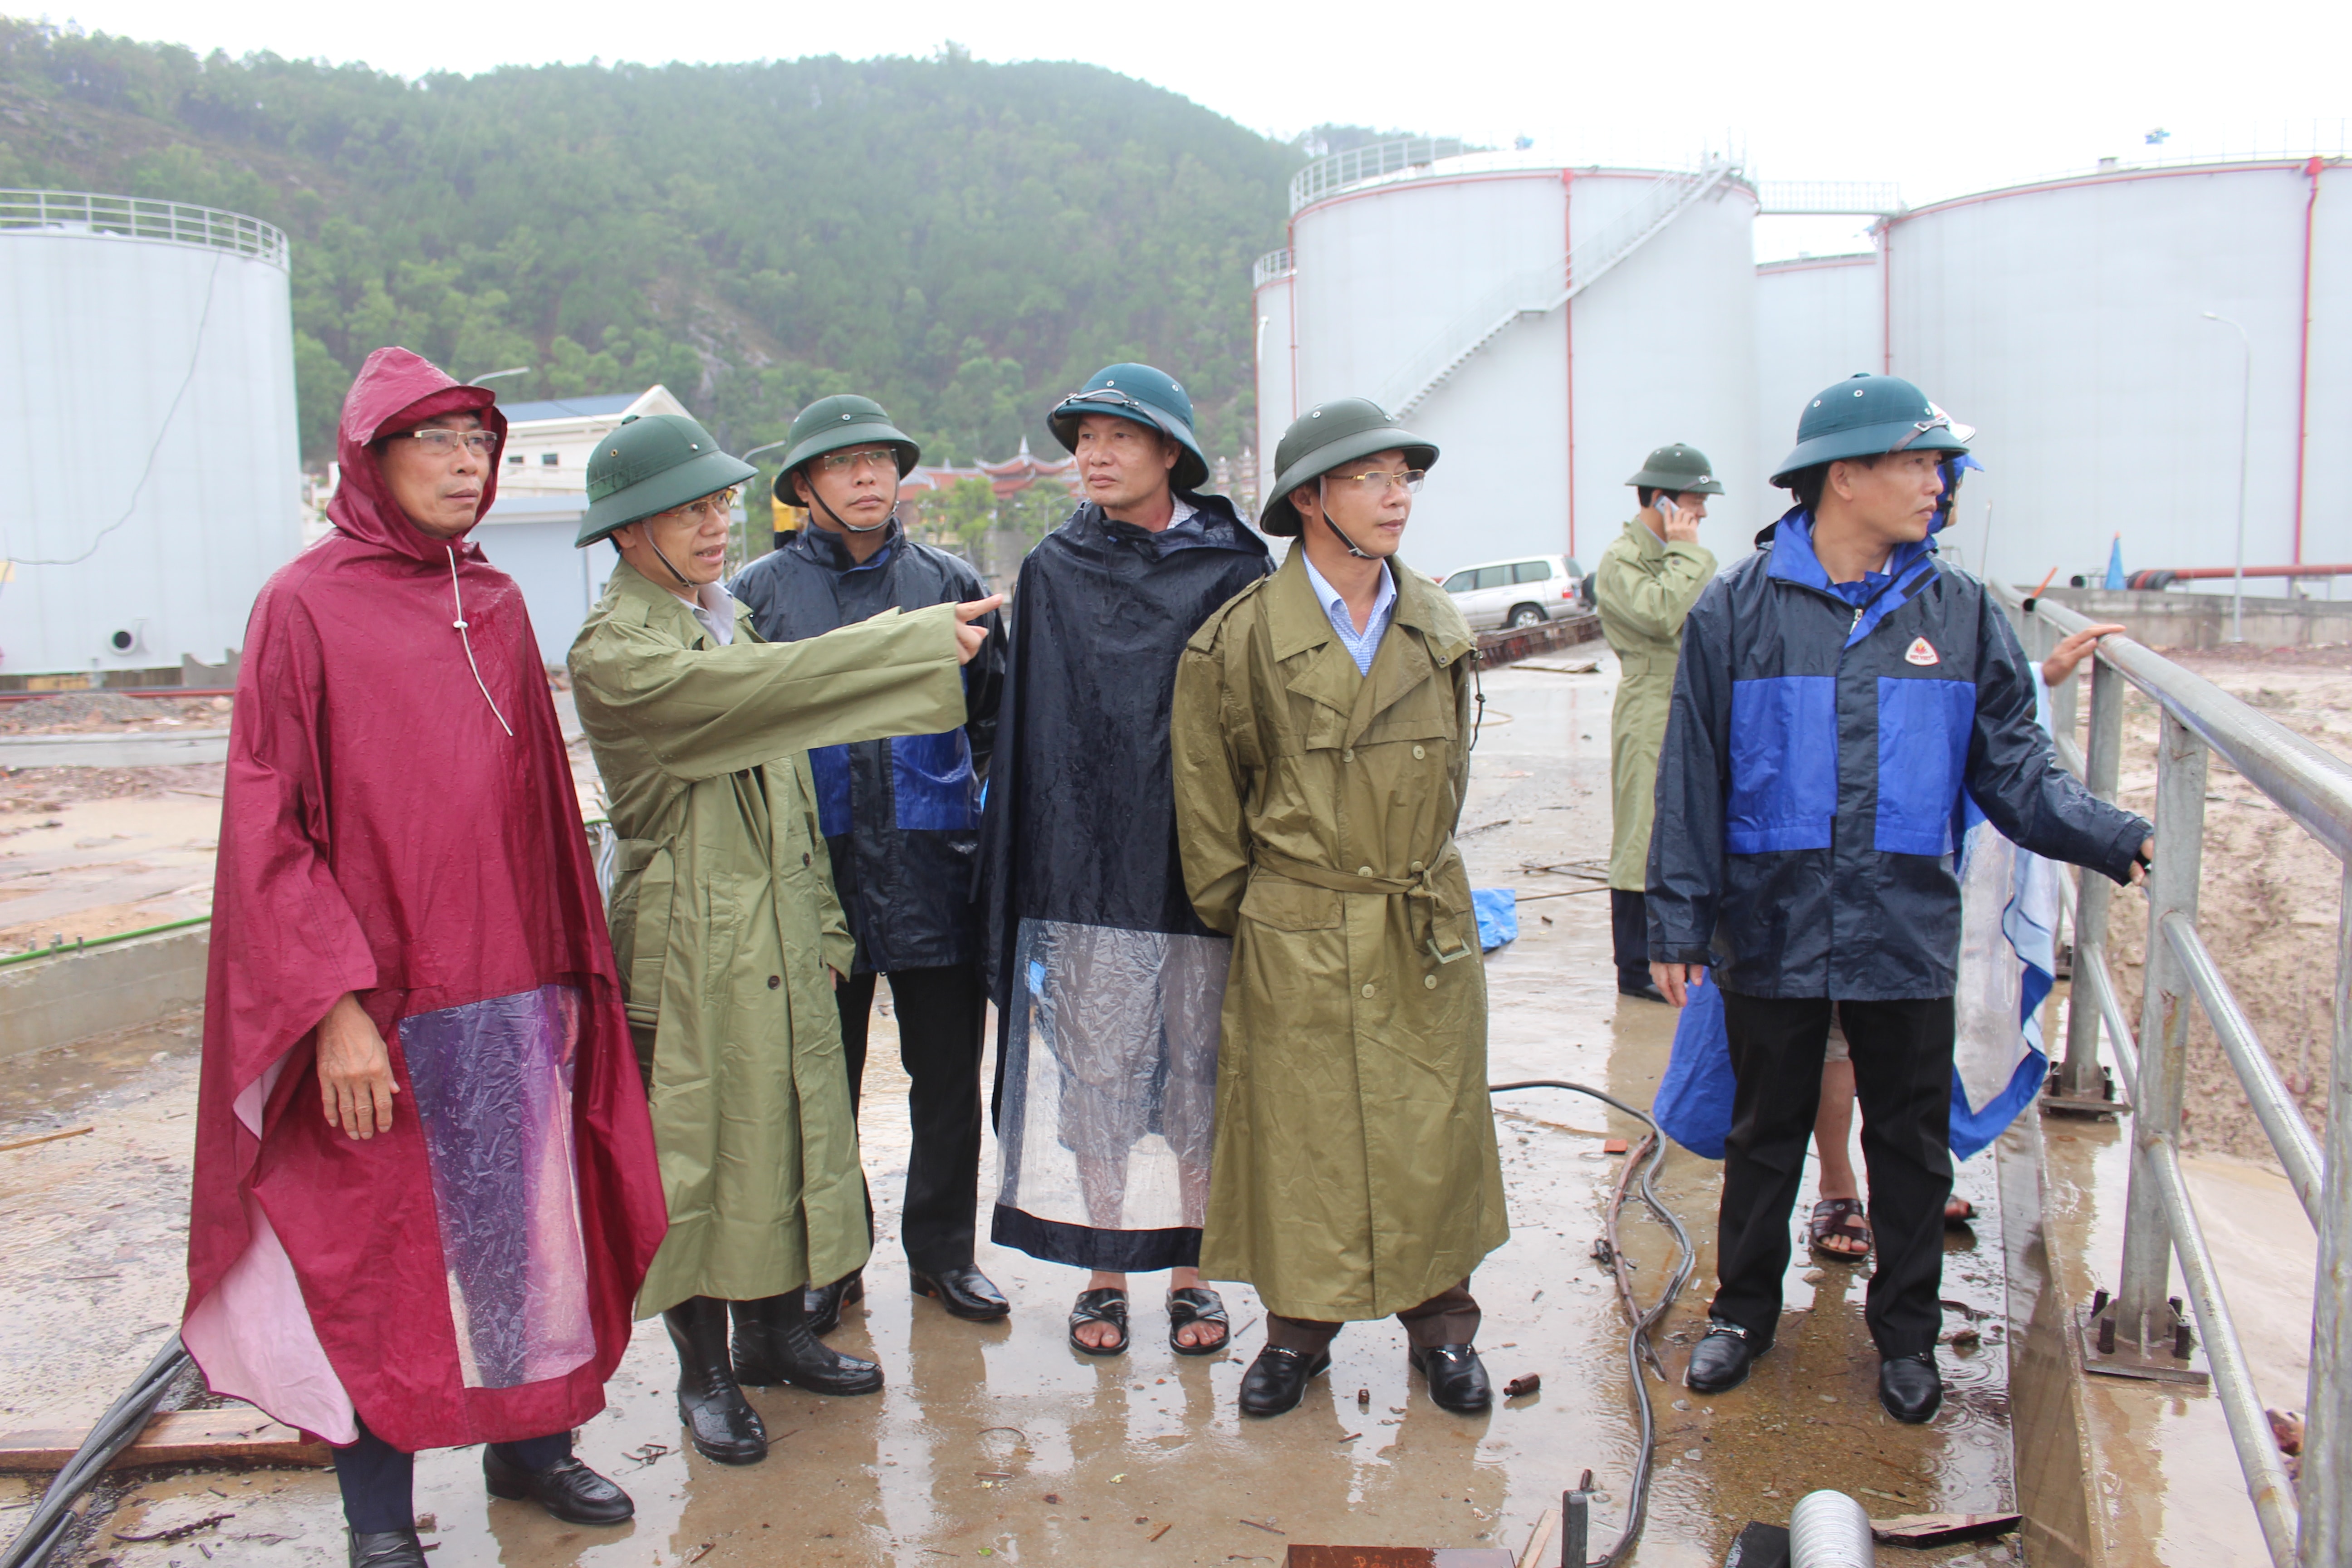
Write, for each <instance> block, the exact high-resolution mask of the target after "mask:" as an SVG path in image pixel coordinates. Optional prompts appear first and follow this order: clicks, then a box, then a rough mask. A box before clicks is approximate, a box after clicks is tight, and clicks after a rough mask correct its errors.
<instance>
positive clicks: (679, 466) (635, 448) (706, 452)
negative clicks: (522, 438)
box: [572, 414, 760, 549]
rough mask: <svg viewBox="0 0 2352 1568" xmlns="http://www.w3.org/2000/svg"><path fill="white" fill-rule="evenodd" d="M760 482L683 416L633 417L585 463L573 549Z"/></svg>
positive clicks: (747, 467) (747, 466)
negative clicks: (584, 511)
mask: <svg viewBox="0 0 2352 1568" xmlns="http://www.w3.org/2000/svg"><path fill="white" fill-rule="evenodd" d="M759 477H760V470H759V469H757V468H753V467H752V466H751V464H749V463H747V462H745V461H743V459H742V458H730V457H729V456H728V455H727V454H726V453H724V452H722V451H720V450H719V443H718V442H716V441H714V440H712V439H711V438H710V432H709V431H708V430H705V429H704V428H703V427H702V426H699V425H698V424H696V423H695V422H694V421H693V420H691V419H689V418H688V417H687V416H685V415H683V414H632V415H630V416H628V417H627V418H626V419H624V420H622V421H621V423H620V425H619V426H618V427H617V428H615V429H614V430H613V431H612V432H611V433H610V434H608V435H606V436H605V437H604V438H603V439H601V440H599V441H598V442H597V443H596V450H595V451H594V452H593V454H591V455H590V457H589V458H588V515H587V516H585V517H583V518H582V519H581V520H580V536H579V537H578V538H577V539H575V540H573V541H572V546H573V548H575V549H577V548H579V547H580V546H583V545H588V544H593V543H595V542H597V541H598V540H600V539H602V538H604V536H605V535H606V534H609V533H611V532H612V531H614V529H616V528H626V527H627V526H628V525H629V524H630V523H633V522H642V521H645V520H646V518H649V517H651V516H653V515H654V513H656V512H657V511H667V510H670V508H672V507H677V506H684V505H685V504H686V503H687V502H688V501H690V500H701V499H702V498H703V497H704V496H707V495H710V494H713V493H715V492H717V491H719V490H723V489H727V488H728V487H729V486H730V485H740V484H741V483H742V482H743V481H744V480H745V479H757V478H759Z"/></svg>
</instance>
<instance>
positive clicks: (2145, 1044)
mask: <svg viewBox="0 0 2352 1568" xmlns="http://www.w3.org/2000/svg"><path fill="white" fill-rule="evenodd" d="M2160 722H2161V726H2162V727H2161V730H2160V731H2159V732H2158V737H2157V746H2156V867H2155V869H2154V870H2152V871H2150V872H2149V873H2148V879H2147V880H2148V888H2147V963H2146V964H2145V965H2144V966H2143V967H2142V969H2141V971H2140V974H2141V984H2142V985H2143V986H2144V987H2145V989H2144V990H2143V991H2142V993H2141V995H2140V1010H2139V1085H2138V1092H2137V1094H2136V1095H2135V1096H2134V1099H2133V1119H2132V1167H2131V1195H2130V1200H2129V1202H2128V1203H2127V1204H2126V1206H2125V1210H2124V1263H2123V1272H2122V1275H2121V1277H2120V1278H2119V1279H2118V1280H2117V1282H2116V1330H2117V1332H2118V1333H2119V1334H2121V1335H2124V1336H2126V1337H2128V1338H2130V1339H2131V1340H2132V1341H2133V1342H2136V1343H2138V1344H2140V1345H2143V1346H2146V1345H2148V1344H2150V1343H2151V1342H2152V1339H2153V1338H2154V1337H2168V1336H2169V1335H2170V1333H2171V1331H2172V1315H2171V1308H2170V1303H2169V1302H2168V1300H2166V1297H2167V1295H2168V1291H2169V1288H2170V1284H2171V1279H2172V1225H2171V1222H2170V1220H2169V1219H2168V1216H2167V1215H2166V1212H2165V1205H2164V1186H2163V1183H2162V1179H2161V1177H2160V1176H2159V1175H2158V1173H2157V1171H2156V1170H2155V1168H2154V1166H2153V1165H2152V1163H2150V1160H2149V1157H2148V1156H2149V1152H2150V1151H2151V1150H2152V1149H2153V1148H2154V1147H2155V1146H2156V1144H2157V1143H2158V1142H2167V1143H2174V1144H2177V1143H2179V1141H2180V1102H2181V1099H2182V1095H2183V1092H2184V1091H2185V1090H2186V1089H2187V1087H2188V1082H2189V1007H2190V1006H2191V1005H2192V1004H2193V1001H2194V998H2193V997H2192V996H2191V995H2190V994H2189V978H2188V976H2187V975H2186V974H2185V973H2183V972H2182V969H2181V965H2180V962H2179V959H2178V958H2177V957H2176V956H2175V955H2174V953H2173V952H2172V948H2171V944H2170V943H2168V942H2166V941H2165V940H2164V929H2163V928H2164V920H2165V917H2166V916H2168V915H2170V914H2173V913H2176V912H2178V913H2179V914H2181V915H2183V916H2185V917H2187V919H2188V920H2189V923H2191V924H2192V925H2193V924H2195V923H2196V920H2197V880H2198V877H2199V874H2200V868H2201V863H2202V861H2203V858H2204V839H2205V760H2206V750H2205V742H2202V741H2200V740H2199V739H2198V738H2197V737H2196V735H2195V734H2193V733H2191V732H2190V731H2189V726H2187V725H2186V724H2183V723H2182V722H2180V721H2179V720H2178V719H2176V718H2174V717H2173V716H2172V714H2171V712H2170V710H2167V711H2166V712H2165V713H2164V715H2163V717H2162V720H2161V721H2160ZM2084 880H2086V881H2087V880H2088V878H2085V879H2084ZM2151 1330H2153V1334H2152V1333H2151Z"/></svg>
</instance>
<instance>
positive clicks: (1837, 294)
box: [1725, 250, 1886, 516]
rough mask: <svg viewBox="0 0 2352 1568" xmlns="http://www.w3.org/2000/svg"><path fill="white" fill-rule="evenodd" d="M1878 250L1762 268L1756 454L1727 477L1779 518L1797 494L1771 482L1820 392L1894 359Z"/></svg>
mask: <svg viewBox="0 0 2352 1568" xmlns="http://www.w3.org/2000/svg"><path fill="white" fill-rule="evenodd" d="M1884 307H1885V289H1884V288H1883V287H1882V285H1881V284H1880V282H1879V277H1878V253H1877V252H1876V251H1874V250H1868V251H1863V252H1861V253H1859V254H1856V255H1847V256H1812V257H1801V258H1797V259H1795V260H1791V261H1770V262H1766V263H1765V264H1764V265H1763V266H1761V267H1759V268H1757V269H1756V420H1757V434H1756V443H1757V446H1756V457H1757V459H1758V461H1757V465H1756V467H1755V468H1754V469H1752V470H1751V471H1749V472H1747V473H1744V474H1740V475H1738V476H1736V479H1735V478H1734V477H1730V476H1727V478H1726V479H1725V482H1726V483H1727V484H1730V483H1734V482H1737V483H1738V484H1740V485H1742V486H1744V487H1745V488H1746V489H1748V490H1750V491H1753V492H1754V494H1755V497H1756V504H1757V505H1758V506H1759V508H1767V509H1770V510H1771V513H1772V515H1774V516H1778V515H1779V513H1780V511H1782V510H1787V508H1788V506H1789V500H1790V498H1789V492H1788V491H1786V490H1776V489H1769V487H1767V486H1766V484H1765V480H1766V479H1769V477H1770V476H1771V471H1772V465H1773V464H1775V463H1777V462H1779V461H1780V459H1781V458H1784V457H1786V456H1787V455H1788V452H1789V448H1790V447H1791V446H1793V445H1794V444H1795V442H1796V436H1797V420H1798V418H1799V417H1800V416H1801V415H1802V414H1803V413H1804V411H1805V405H1806V404H1807V403H1808V402H1810V401H1811V398H1812V396H1813V395H1814V394H1815V393H1817V392H1819V391H1821V389H1822V387H1824V386H1827V385H1828V384H1830V383H1832V382H1833V381H1839V380H1843V378H1845V377H1846V376H1849V375H1852V374H1854V372H1856V371H1875V370H1878V369H1880V368H1882V367H1883V366H1884V365H1885V360H1886V350H1885V339H1884V337H1883V335H1882V334H1883V329H1884V322H1883V321H1882V319H1881V311H1882V310H1883V309H1884Z"/></svg>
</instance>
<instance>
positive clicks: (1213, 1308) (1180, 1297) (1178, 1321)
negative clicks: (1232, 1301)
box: [1168, 1286, 1234, 1355]
mask: <svg viewBox="0 0 2352 1568" xmlns="http://www.w3.org/2000/svg"><path fill="white" fill-rule="evenodd" d="M1194 1323H1214V1324H1216V1325H1218V1327H1219V1328H1220V1329H1222V1330H1223V1332H1221V1333H1219V1334H1218V1335H1217V1337H1216V1338H1215V1339H1213V1340H1209V1341H1206V1342H1202V1343H1201V1344H1196V1345H1188V1344H1186V1343H1185V1342H1183V1341H1182V1340H1180V1339H1178V1338H1177V1337H1176V1336H1177V1334H1178V1333H1179V1332H1181V1331H1182V1330H1184V1329H1186V1328H1188V1327H1190V1326H1191V1325H1192V1324H1194ZM1233 1337H1234V1324H1233V1320H1232V1319H1231V1318H1228V1317H1226V1316H1225V1303H1224V1299H1223V1297H1221V1296H1219V1295H1218V1294H1217V1293H1216V1292H1215V1291H1214V1290H1211V1289H1207V1288H1205V1287H1203V1286H1188V1287H1186V1288H1185V1289H1181V1290H1171V1291H1169V1292H1168V1348H1169V1349H1170V1350H1171V1351H1174V1352H1176V1353H1177V1354H1178V1355H1215V1354H1216V1353H1217V1352H1220V1351H1222V1350H1223V1349H1224V1348H1225V1346H1226V1345H1228V1344H1230V1343H1231V1342H1233Z"/></svg>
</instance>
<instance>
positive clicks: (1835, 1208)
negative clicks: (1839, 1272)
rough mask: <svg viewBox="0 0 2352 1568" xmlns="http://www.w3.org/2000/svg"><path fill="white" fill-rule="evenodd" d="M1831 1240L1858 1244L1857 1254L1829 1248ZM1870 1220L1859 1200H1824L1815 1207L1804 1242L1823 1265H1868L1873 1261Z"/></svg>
mask: <svg viewBox="0 0 2352 1568" xmlns="http://www.w3.org/2000/svg"><path fill="white" fill-rule="evenodd" d="M1831 1237H1838V1238H1839V1239H1840V1240H1843V1241H1851V1242H1859V1243H1861V1247H1860V1249H1859V1250H1858V1251H1853V1252H1841V1251H1839V1250H1838V1249H1837V1248H1836V1247H1832V1246H1830V1245H1829V1240H1830V1238H1831ZM1871 1240H1872V1238H1871V1234H1870V1218H1869V1214H1868V1211H1867V1210H1865V1209H1864V1206H1863V1203H1862V1200H1861V1199H1860V1198H1823V1199H1822V1201H1821V1202H1819V1203H1817V1204H1815V1205H1813V1216H1812V1218H1811V1220H1810V1221H1809V1222H1808V1223H1807V1225H1806V1226H1805V1242H1806V1245H1807V1247H1809V1248H1810V1249H1811V1252H1812V1255H1813V1256H1814V1257H1815V1258H1820V1259H1821V1260H1822V1262H1824V1263H1866V1262H1868V1261H1869V1260H1870V1248H1871Z"/></svg>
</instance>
